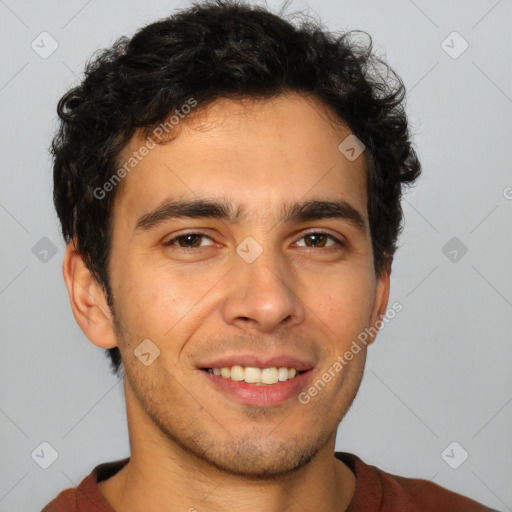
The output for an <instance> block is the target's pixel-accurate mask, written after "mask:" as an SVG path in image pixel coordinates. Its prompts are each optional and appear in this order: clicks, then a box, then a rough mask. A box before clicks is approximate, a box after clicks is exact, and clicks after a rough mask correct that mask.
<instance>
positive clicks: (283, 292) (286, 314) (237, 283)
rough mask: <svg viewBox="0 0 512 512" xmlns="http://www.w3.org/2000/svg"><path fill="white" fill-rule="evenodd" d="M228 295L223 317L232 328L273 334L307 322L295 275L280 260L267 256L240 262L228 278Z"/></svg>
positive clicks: (237, 262) (262, 255) (239, 260)
mask: <svg viewBox="0 0 512 512" xmlns="http://www.w3.org/2000/svg"><path fill="white" fill-rule="evenodd" d="M227 278H228V279H229V286H228V293H227V295H226V298H225V300H224V301H223V303H222V306H221V314H222V316H223V319H224V321H225V322H226V324H228V325H234V326H236V327H240V328H244V329H247V328H253V329H255V330H258V331H261V332H273V331H275V330H276V329H279V328H280V327H281V326H284V325H286V326H287V327H291V326H293V325H298V324H300V323H302V322H303V320H304V315H305V311H304V305H303V303H302V301H301V300H300V298H299V297H298V295H297V292H296V290H295V287H296V285H297V282H296V280H295V279H294V277H293V272H292V271H291V270H290V269H289V268H287V267H286V266H285V264H284V262H279V261H278V257H277V256H273V255H272V254H270V253H269V252H263V254H261V255H260V256H259V257H258V258H257V259H256V260H255V261H253V262H252V263H247V262H246V261H244V260H243V259H242V258H239V259H238V260H237V261H236V263H235V268H234V269H233V270H232V271H231V272H230V273H229V274H228V277H227Z"/></svg>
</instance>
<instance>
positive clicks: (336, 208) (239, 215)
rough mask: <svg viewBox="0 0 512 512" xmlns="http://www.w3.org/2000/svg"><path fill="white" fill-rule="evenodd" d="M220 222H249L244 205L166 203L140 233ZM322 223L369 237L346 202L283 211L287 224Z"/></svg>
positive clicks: (142, 223)
mask: <svg viewBox="0 0 512 512" xmlns="http://www.w3.org/2000/svg"><path fill="white" fill-rule="evenodd" d="M200 218H210V219H220V220H225V221H227V222H230V223H232V224H238V223H240V222H241V221H242V220H244V219H246V210H245V207H244V206H243V205H239V206H238V207H236V208H235V207H234V206H233V205H232V204H231V203H230V202H228V201H225V200H208V199H196V200H178V199H166V200H164V201H163V202H162V203H161V204H160V205H159V206H158V207H156V208H155V209H154V210H152V211H150V212H148V213H145V214H143V215H142V216H141V217H139V219H138V220H137V224H136V226H135V230H134V231H135V232H136V231H141V232H143V231H149V230H150V229H152V228H154V227H156V226H158V225H159V224H161V223H163V222H165V221H168V220H172V219H200ZM321 219H340V220H343V221H346V222H348V223H349V224H351V225H352V226H353V227H355V228H356V229H357V230H358V231H360V232H361V233H362V234H363V235H364V234H366V233H367V226H366V221H365V218H364V216H363V214H362V213H361V212H360V211H359V210H357V209H356V208H354V207H353V206H352V205H350V204H349V203H348V202H347V201H345V200H337V201H322V200H310V201H302V202H298V203H293V204H291V205H289V204H285V205H283V206H282V209H281V216H280V219H279V220H280V221H281V222H285V223H290V222H300V221H314V220H321Z"/></svg>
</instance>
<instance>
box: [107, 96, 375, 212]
mask: <svg viewBox="0 0 512 512" xmlns="http://www.w3.org/2000/svg"><path fill="white" fill-rule="evenodd" d="M334 120H335V116H334V113H333V112H332V111H331V110H330V109H329V108H328V107H327V106H326V105H325V104H323V103H322V102H320V101H319V100H316V99H312V98H310V97H307V96H302V95H298V94H282V95H280V96H278V97H275V98H272V99H265V100H261V99H260V100H255V99H247V100H231V99H226V98H223V99H219V100H216V101H215V102H213V103H212V104H210V105H209V106H208V107H206V108H203V109H198V111H196V112H191V114H189V115H188V117H187V116H183V119H181V120H180V122H179V124H177V125H176V126H175V127H174V128H173V130H175V133H174V134H173V135H175V138H173V140H172V141H171V142H167V143H165V144H157V145H154V147H153V148H152V149H150V150H149V151H147V152H145V153H146V154H145V156H144V157H142V158H140V159H139V160H138V162H137V164H136V165H135V166H134V167H133V169H132V170H130V172H129V173H127V175H126V176H125V177H124V178H123V180H122V182H121V183H120V185H121V188H120V190H119V191H118V194H117V198H116V206H115V211H117V212H118V213H119V212H122V213H123V216H125V217H135V216H136V215H140V214H141V213H144V212H145V211H148V210H149V209H151V208H154V207H155V206H157V205H158V204H160V203H161V202H162V201H163V200H164V199H166V198H169V197H171V198H172V197H179V198H180V199H185V198H189V199H202V198H208V199H215V198H216V197H226V196H227V195H228V196H229V197H230V198H232V201H233V202H234V203H236V204H235V205H234V206H235V207H238V206H242V207H243V208H244V211H246V212H247V214H248V215H253V217H258V218H263V216H264V215H267V214H269V213H270V212H271V211H272V210H275V211H277V210H278V209H279V211H281V207H282V205H283V204H284V203H292V202H297V201H299V200H301V201H304V200H307V199H308V198H309V197H314V198H318V197H322V198H325V199H329V200H336V199H343V200H345V201H347V202H349V203H350V204H352V206H354V207H355V208H357V209H359V210H360V211H361V212H362V213H364V216H365V217H366V213H367V212H366V164H365V159H364V154H362V155H361V156H360V157H359V158H356V159H355V160H352V161H351V160H349V159H347V157H346V156H345V155H344V154H343V153H342V152H341V151H340V150H339V145H340V143H342V142H343V141H344V140H345V139H346V138H347V137H348V136H349V135H350V130H349V129H348V128H347V127H346V126H345V125H342V124H335V123H334ZM146 143H147V139H145V138H144V137H143V136H141V135H140V134H139V135H137V136H134V137H133V138H132V140H131V141H130V143H129V144H128V146H127V147H126V148H125V150H124V151H123V152H122V154H121V155H120V158H119V162H118V164H119V167H121V166H122V165H123V164H124V163H125V162H127V161H128V159H129V158H131V157H133V155H134V154H140V152H141V151H140V149H141V148H142V147H143V146H144V145H145V144H146Z"/></svg>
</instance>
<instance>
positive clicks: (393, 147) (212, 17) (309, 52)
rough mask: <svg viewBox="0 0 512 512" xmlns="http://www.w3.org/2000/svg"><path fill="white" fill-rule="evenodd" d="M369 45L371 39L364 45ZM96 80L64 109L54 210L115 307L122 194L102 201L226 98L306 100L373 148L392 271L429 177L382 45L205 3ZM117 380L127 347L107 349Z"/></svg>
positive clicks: (375, 230)
mask: <svg viewBox="0 0 512 512" xmlns="http://www.w3.org/2000/svg"><path fill="white" fill-rule="evenodd" d="M361 35H362V36H364V39H365V40H366V41H361V40H360V38H358V37H356V36H361ZM93 57H94V58H93V60H90V61H89V62H88V63H87V65H86V68H85V77H84V79H83V81H82V82H81V83H80V84H79V85H78V86H76V87H74V88H72V89H70V90H69V91H68V92H67V93H66V94H65V95H64V96H63V97H62V98H61V99H60V101H59V103H58V107H57V112H58V116H59V118H60V119H59V126H58V130H57V132H56V134H55V136H54V139H53V141H52V144H51V148H50V151H51V154H52V156H53V159H54V167H53V178H54V192H53V198H54V204H55V208H56V211H57V214H58V216H59V219H60V222H61V225H62V233H63V236H64V239H65V241H66V243H67V242H70V241H71V240H73V241H74V243H75V246H76V249H77V250H78V252H79V253H80V254H81V256H82V257H83V258H84V261H85V263H86V265H87V267H88V268H89V270H90V271H91V274H92V275H93V276H94V278H95V279H96V280H97V282H98V283H99V284H100V285H101V286H102V289H103V290H104V292H105V294H106V298H107V303H108V304H109V307H110V308H111V309H112V308H113V303H112V293H111V289H110V285H109V276H108V272H107V268H108V261H109V254H110V247H111V246H110V241H111V234H112V233H111V222H110V220H111V210H112V205H113V202H114V198H115V195H116V191H117V189H118V188H119V187H112V190H111V191H110V192H109V193H108V194H105V193H104V192H102V194H101V198H98V193H97V192H96V193H95V190H96V191H97V190H98V189H99V188H102V187H103V186H104V184H105V183H106V182H107V181H108V180H111V179H112V177H113V176H114V173H115V172H116V170H117V169H118V165H119V155H120V153H121V151H122V149H123V148H124V147H125V146H126V145H127V143H128V142H129V141H130V140H131V138H132V137H133V136H134V135H135V134H136V133H138V132H143V133H149V132H150V131H151V129H152V128H153V127H155V126H157V125H159V124H160V123H163V122H164V121H165V120H166V119H167V117H168V116H169V114H170V113H172V112H173V111H174V110H175V109H176V108H179V107H180V106H181V105H183V104H186V103H187V101H189V99H190V98H191V97H193V98H194V99H195V101H197V107H196V109H195V111H197V110H199V109H201V108H206V107H207V106H208V105H209V104H210V103H211V102H213V101H215V100H216V99H218V98H230V99H243V98H256V99H258V98H259V99H268V98H271V97H274V96H277V95H279V94H282V93H285V92H298V93H303V94H307V95H309V96H310V97H313V98H315V99H319V100H321V101H323V102H324V104H326V105H327V106H329V107H330V108H331V110H332V111H333V112H334V113H335V117H336V119H339V121H340V122H342V123H345V124H346V125H347V126H348V127H349V128H350V130H351V131H352V133H353V134H354V135H356V137H358V138H359V139H360V140H361V141H362V142H363V144H364V145H365V146H366V150H365V152H364V157H365V159H366V164H367V178H368V179H367V191H368V204H367V209H368V217H369V224H370V234H371V237H372V250H373V258H374V267H375V272H376V275H380V274H381V272H382V271H383V269H384V268H388V269H389V271H390V270H391V261H392V257H393V254H394V253H395V251H396V249H397V239H398V236H399V235H400V234H401V232H402V229H403V226H402V219H403V211H402V208H401V204H400V201H401V195H402V185H409V186H410V185H412V184H413V182H414V181H415V180H416V178H417V177H418V176H419V175H420V173H421V166H420V162H419V160H418V158H417V155H416V152H415V151H414V149H413V144H412V142H411V138H410V133H409V128H408V123H407V117H406V114H405V107H404V98H405V87H404V84H403V82H402V80H401V78H400V77H399V76H398V75H397V74H396V72H395V71H393V70H392V69H391V68H390V67H389V65H387V64H386V62H385V61H384V59H383V58H381V57H378V56H377V55H376V54H375V52H374V51H373V48H372V38H371V36H369V35H368V34H367V33H366V32H363V31H359V30H352V31H348V32H344V33H341V34H335V33H332V32H328V31H327V30H326V29H325V28H323V27H322V25H321V23H320V22H318V21H312V19H311V17H310V16H304V17H303V18H302V19H301V20H300V23H295V22H292V21H289V20H286V19H285V17H284V16H283V14H282V13H281V12H280V13H278V14H274V13H271V12H270V11H269V10H268V9H267V8H264V7H261V6H255V5H252V6H251V5H247V4H245V3H243V2H241V1H237V0H214V1H206V2H194V3H192V4H191V6H189V7H188V8H186V9H182V10H180V11H177V12H176V13H175V14H173V15H172V16H170V17H168V18H164V19H162V20H159V21H157V22H154V23H151V24H149V25H147V26H146V27H144V28H141V29H139V30H138V31H137V32H136V33H135V35H134V36H133V37H132V38H131V39H130V38H128V37H126V36H124V37H121V38H119V39H118V40H117V41H116V42H115V43H114V44H113V46H112V47H111V48H108V49H104V50H101V51H100V52H99V53H97V54H96V55H94V56H93ZM106 355H107V356H109V357H110V360H111V369H112V372H113V373H115V374H118V371H119V368H120V367H121V355H120V352H119V349H118V348H112V349H107V351H106Z"/></svg>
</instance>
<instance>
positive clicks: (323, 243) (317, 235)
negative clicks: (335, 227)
mask: <svg viewBox="0 0 512 512" xmlns="http://www.w3.org/2000/svg"><path fill="white" fill-rule="evenodd" d="M301 240H304V241H305V245H304V246H302V247H313V248H316V247H318V248H320V249H323V248H325V247H332V246H334V245H336V244H338V245H343V243H342V242H340V241H339V240H338V239H337V238H335V237H334V236H332V235H330V234H328V233H322V232H313V233H307V234H306V235H304V236H303V237H302V238H301ZM329 240H332V241H334V243H331V244H329V245H327V244H328V241H329Z"/></svg>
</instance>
